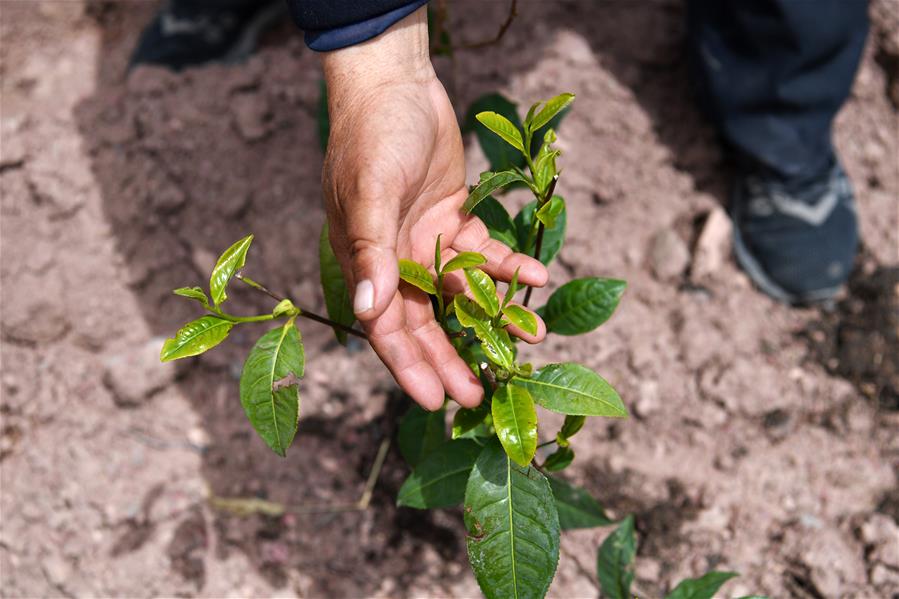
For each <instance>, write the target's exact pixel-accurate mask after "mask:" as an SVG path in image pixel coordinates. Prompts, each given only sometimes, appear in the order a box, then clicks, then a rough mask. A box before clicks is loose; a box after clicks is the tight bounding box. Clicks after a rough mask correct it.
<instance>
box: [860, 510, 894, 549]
mask: <svg viewBox="0 0 899 599" xmlns="http://www.w3.org/2000/svg"><path fill="white" fill-rule="evenodd" d="M860 532H861V539H862V541H863V542H864V543H865V545H879V544H881V543H883V542H885V541H889V540H890V539H891V538H892V539H897V538H899V526H896V523H895V522H894V521H893V519H892V518H890V517H889V516H887V515H886V514H881V513H874V514H872V515H871V517H870V518H868V519H867V520H866V521H865V523H864V524H862V526H861V530H860Z"/></svg>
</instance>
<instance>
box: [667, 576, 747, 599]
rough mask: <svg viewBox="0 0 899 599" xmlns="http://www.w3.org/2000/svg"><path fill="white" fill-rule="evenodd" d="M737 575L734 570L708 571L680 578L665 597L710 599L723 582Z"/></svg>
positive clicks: (671, 598)
mask: <svg viewBox="0 0 899 599" xmlns="http://www.w3.org/2000/svg"><path fill="white" fill-rule="evenodd" d="M737 576H739V574H737V573H736V572H709V573H708V574H706V575H704V576H701V577H700V578H687V579H685V580H682V581H681V582H680V584H678V585H677V586H676V587H674V589H673V590H672V591H671V592H670V593H668V595H666V597H665V599H712V598H713V597H714V596H715V593H717V592H718V589H720V588H721V587H722V586H723V585H724V583H725V582H727V581H728V580H730V579H731V578H736V577H737Z"/></svg>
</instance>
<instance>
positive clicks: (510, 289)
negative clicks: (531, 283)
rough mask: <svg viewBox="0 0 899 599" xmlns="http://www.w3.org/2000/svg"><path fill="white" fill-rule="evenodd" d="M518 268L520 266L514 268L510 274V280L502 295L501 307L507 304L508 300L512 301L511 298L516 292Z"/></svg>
mask: <svg viewBox="0 0 899 599" xmlns="http://www.w3.org/2000/svg"><path fill="white" fill-rule="evenodd" d="M520 270H521V268H516V269H515V272H514V273H513V274H512V280H511V281H509V286H508V287H507V288H506V294H505V295H504V296H503V303H502V307H503V308H505V307H506V306H508V305H509V302H511V301H512V298H513V297H515V294H516V293H518V271H520Z"/></svg>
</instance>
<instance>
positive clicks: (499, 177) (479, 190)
mask: <svg viewBox="0 0 899 599" xmlns="http://www.w3.org/2000/svg"><path fill="white" fill-rule="evenodd" d="M514 181H524V182H526V181H527V179H525V178H524V177H522V176H521V173H517V172H515V171H499V172H496V173H489V175H488V176H487V177H486V178H482V179H481V181H480V183H478V184H477V186H476V187H475V188H474V189H472V190H471V192H470V193H469V194H468V198H467V199H466V200H465V203H464V204H462V211H463V212H465V213H466V214H467V213H470V212H471V211H472V210H474V208H475V206H477V205H478V204H480V203H481V201H482V200H484V198H486V197H488V196H489V195H490V194H492V193H493V192H494V191H496V190H498V189H502V188H503V187H505V186H506V185H508V184H510V183H512V182H514Z"/></svg>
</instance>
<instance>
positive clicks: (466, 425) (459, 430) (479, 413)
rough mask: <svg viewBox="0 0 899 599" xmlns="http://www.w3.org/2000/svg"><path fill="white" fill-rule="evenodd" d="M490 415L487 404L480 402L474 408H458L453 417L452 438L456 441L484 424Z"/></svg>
mask: <svg viewBox="0 0 899 599" xmlns="http://www.w3.org/2000/svg"><path fill="white" fill-rule="evenodd" d="M488 414H490V406H489V405H488V404H487V402H486V401H485V402H481V405H479V406H477V407H476V408H459V409H458V411H456V414H455V415H454V416H453V431H452V438H453V439H458V438H459V437H461V436H462V435H464V434H465V433H467V432H468V431H470V430H472V429H474V428H475V427H476V426H478V425H479V424H481V423H482V422H484V419H485V418H487V415H488Z"/></svg>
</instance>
